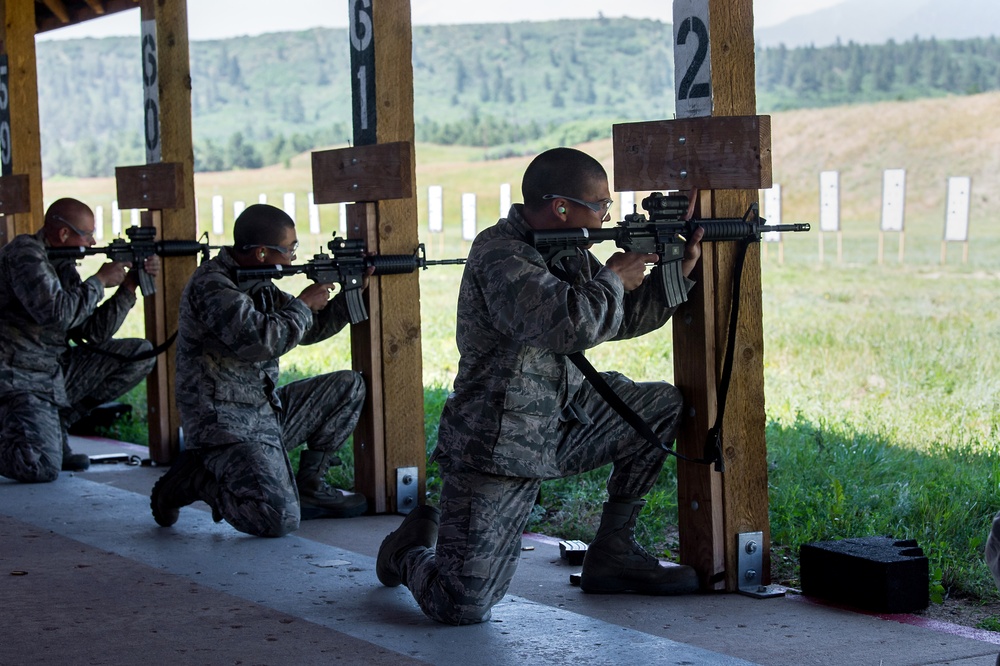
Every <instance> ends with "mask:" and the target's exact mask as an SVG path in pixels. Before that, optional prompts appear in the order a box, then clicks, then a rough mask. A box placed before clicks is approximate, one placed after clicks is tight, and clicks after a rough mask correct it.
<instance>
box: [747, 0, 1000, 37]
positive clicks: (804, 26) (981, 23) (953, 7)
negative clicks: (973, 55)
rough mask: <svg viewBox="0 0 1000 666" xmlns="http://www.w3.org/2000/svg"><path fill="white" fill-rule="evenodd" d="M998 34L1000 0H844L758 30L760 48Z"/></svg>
mask: <svg viewBox="0 0 1000 666" xmlns="http://www.w3.org/2000/svg"><path fill="white" fill-rule="evenodd" d="M914 36H919V37H920V38H921V39H928V38H930V37H933V38H935V39H968V38H972V37H991V36H1000V2H998V0H953V1H952V2H941V0H846V1H845V2H843V3H841V4H839V5H835V6H833V7H828V8H827V9H822V10H819V11H817V12H813V13H811V14H806V15H804V16H797V17H795V18H792V19H789V20H787V21H785V22H783V23H779V24H778V25H775V26H771V27H768V28H761V29H759V30H757V31H756V37H757V44H758V46H765V47H766V46H778V45H779V44H784V45H785V46H788V47H795V46H809V45H810V44H811V45H814V46H829V45H831V44H834V43H836V42H837V40H838V39H839V40H840V42H841V43H843V44H846V43H848V42H851V41H853V42H856V43H858V44H882V43H885V42H887V41H889V40H890V39H892V40H894V41H896V42H903V41H907V40H910V39H913V37H914Z"/></svg>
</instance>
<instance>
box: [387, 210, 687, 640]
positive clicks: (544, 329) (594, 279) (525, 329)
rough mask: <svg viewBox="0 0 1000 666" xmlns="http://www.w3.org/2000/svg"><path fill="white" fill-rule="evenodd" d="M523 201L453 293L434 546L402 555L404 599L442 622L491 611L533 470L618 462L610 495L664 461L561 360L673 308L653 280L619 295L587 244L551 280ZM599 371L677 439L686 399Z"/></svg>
mask: <svg viewBox="0 0 1000 666" xmlns="http://www.w3.org/2000/svg"><path fill="white" fill-rule="evenodd" d="M521 210H522V207H521V205H520V204H516V205H514V206H513V207H512V208H511V210H510V213H509V214H508V216H507V218H506V219H501V220H500V221H499V222H498V223H497V224H496V225H494V226H493V227H491V228H489V229H486V230H484V231H483V232H482V233H480V234H479V236H478V237H477V238H476V240H475V242H474V243H473V244H472V248H471V250H470V252H469V258H468V262H467V264H466V268H465V274H464V276H463V278H462V286H461V291H460V293H459V300H458V324H457V341H458V347H459V351H460V353H461V360H460V362H459V367H458V374H457V377H456V378H455V390H454V392H453V393H452V394H451V395H450V396H449V398H448V400H447V403H446V404H445V407H444V410H443V413H442V415H441V423H440V430H439V435H438V448H437V451H436V452H435V456H436V459H437V460H438V462H439V463H440V466H441V471H442V480H443V488H442V491H441V506H440V508H441V524H440V530H439V533H438V541H437V546H436V549H423V548H414V549H411V550H409V551H408V552H407V553H406V555H404V558H405V559H407V567H406V570H407V571H408V572H409V573H408V579H407V580H406V584H407V586H408V587H409V589H410V591H411V592H412V594H413V596H414V598H415V599H416V600H417V602H418V603H419V604H420V607H421V608H422V609H423V611H424V612H425V613H426V614H427V615H428V616H430V617H431V618H433V619H435V620H438V621H441V622H446V623H450V624H469V623H475V622H482V621H484V620H486V619H488V618H489V615H490V608H491V607H492V606H493V605H494V604H496V603H497V602H498V601H500V599H501V598H502V597H503V595H504V594H505V592H506V591H507V588H508V586H509V584H510V580H511V578H512V577H513V575H514V570H515V568H516V567H517V562H518V558H519V556H520V544H521V533H522V532H523V530H524V527H525V525H526V523H527V520H528V516H529V514H530V512H531V508H532V506H533V505H534V502H535V499H536V497H537V494H538V490H539V487H540V485H541V482H542V480H543V479H550V478H557V477H564V476H569V475H573V474H578V473H580V472H584V471H587V470H591V469H595V468H597V467H600V466H602V465H605V464H607V463H614V464H613V469H612V472H611V476H610V478H609V480H608V483H607V489H608V494H609V496H611V497H614V498H639V497H641V496H642V495H645V494H646V493H647V492H648V491H649V489H650V488H651V487H652V485H653V483H654V482H655V481H656V478H657V475H658V474H659V471H660V468H661V467H662V465H663V461H664V459H665V457H666V453H665V452H664V451H663V450H662V449H660V448H658V447H655V446H652V445H650V444H648V443H647V442H646V441H645V440H644V439H643V438H642V437H641V436H639V435H638V434H637V433H636V432H635V431H634V430H633V429H632V427H631V426H629V425H628V424H627V423H626V422H625V421H624V419H622V418H621V417H620V416H619V415H618V414H617V412H615V411H614V410H613V409H612V408H611V407H610V406H609V405H608V404H607V403H606V402H605V400H604V399H603V398H602V397H601V396H600V395H599V394H598V393H597V392H596V391H595V390H594V388H593V387H592V386H591V385H590V383H589V382H587V381H586V380H585V379H584V377H583V375H582V374H581V372H580V371H579V370H578V369H577V367H576V366H575V365H573V364H572V362H571V361H570V360H569V358H568V357H567V354H570V353H572V352H577V351H583V350H586V349H590V348H592V347H595V346H597V345H598V344H600V343H602V342H605V341H607V340H619V339H625V338H631V337H635V336H638V335H642V334H644V333H648V332H650V331H653V330H655V329H657V328H659V327H661V326H662V325H663V324H664V323H665V322H666V321H667V320H668V319H669V317H670V315H671V314H672V312H673V311H672V309H669V308H667V306H666V304H665V302H664V300H663V298H662V296H661V294H660V291H659V289H658V285H657V284H656V281H655V279H647V280H645V282H643V284H642V285H641V286H640V287H639V288H638V289H636V290H634V291H632V292H630V293H625V292H624V289H623V285H622V282H621V280H620V279H619V277H618V276H617V275H616V274H615V273H614V272H612V271H611V270H610V269H607V268H605V267H604V266H602V264H601V263H600V262H599V261H598V260H597V259H596V258H595V257H594V256H593V255H592V254H591V253H590V252H584V251H581V252H579V253H578V254H577V256H576V257H573V258H569V259H567V260H564V265H563V266H561V267H560V269H561V270H559V271H558V272H560V274H561V277H557V276H556V275H554V274H553V272H550V270H549V268H548V267H547V266H546V265H545V263H544V260H543V259H542V257H541V255H540V254H539V253H538V252H537V251H536V250H535V249H534V248H533V247H532V246H531V244H530V243H529V241H528V238H529V231H530V227H529V226H528V225H527V223H526V222H525V221H524V219H523V217H522V214H521ZM654 278H655V276H654ZM691 284H692V283H690V281H689V282H688V288H690V285H691ZM602 374H603V376H604V377H605V379H606V380H607V381H608V383H609V384H610V385H611V386H612V387H613V388H614V389H615V391H616V392H617V393H618V395H620V396H621V397H622V399H623V400H624V401H625V402H626V403H628V404H629V405H630V406H631V407H632V408H633V409H634V410H635V411H636V412H637V413H639V414H640V415H642V416H643V417H644V418H645V419H646V420H647V422H648V423H649V424H650V426H651V427H652V428H653V430H654V431H655V432H656V433H657V435H659V436H660V437H661V438H662V439H663V440H664V441H672V440H673V438H674V434H675V431H676V424H677V419H678V415H679V413H680V410H681V407H682V399H681V396H680V393H679V391H678V390H677V389H676V388H674V387H673V386H671V385H670V384H667V383H664V382H647V383H636V382H632V381H631V380H629V379H628V378H627V377H624V376H623V375H621V374H618V373H602Z"/></svg>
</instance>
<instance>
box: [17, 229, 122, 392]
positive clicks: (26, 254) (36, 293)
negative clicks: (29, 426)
mask: <svg viewBox="0 0 1000 666" xmlns="http://www.w3.org/2000/svg"><path fill="white" fill-rule="evenodd" d="M46 248H47V243H46V241H45V237H44V235H43V233H42V232H41V231H39V232H38V233H36V234H34V235H31V234H22V235H19V236H17V237H16V238H15V239H14V240H12V241H11V242H10V243H8V244H7V245H6V246H4V247H3V248H2V249H0V398H2V397H3V396H4V395H8V394H10V393H21V392H25V391H27V392H30V393H33V394H36V395H39V396H41V397H44V398H46V399H47V400H50V401H51V402H53V403H54V404H57V405H65V404H66V387H65V383H64V380H63V371H62V368H61V366H60V360H61V358H62V356H63V354H64V352H66V350H67V349H68V344H69V343H68V340H69V339H70V337H73V338H77V337H79V338H82V339H85V340H87V341H88V342H91V343H95V344H100V343H103V342H107V341H108V340H110V339H111V336H113V335H114V334H115V332H116V331H117V330H118V328H119V327H120V326H121V325H122V322H123V321H124V320H125V316H126V315H127V314H128V312H129V310H131V309H132V306H133V305H135V294H133V293H132V291H131V290H129V289H124V288H123V289H118V290H116V291H115V293H114V295H113V296H112V297H111V298H108V299H107V300H106V301H104V303H101V299H103V298H104V285H102V284H101V281H100V280H98V279H97V278H96V277H90V278H88V279H86V280H81V279H80V273H79V272H78V271H77V269H76V261H74V260H72V259H63V260H58V261H50V260H49V258H48V256H47V255H46ZM99 303H100V305H98V304H99Z"/></svg>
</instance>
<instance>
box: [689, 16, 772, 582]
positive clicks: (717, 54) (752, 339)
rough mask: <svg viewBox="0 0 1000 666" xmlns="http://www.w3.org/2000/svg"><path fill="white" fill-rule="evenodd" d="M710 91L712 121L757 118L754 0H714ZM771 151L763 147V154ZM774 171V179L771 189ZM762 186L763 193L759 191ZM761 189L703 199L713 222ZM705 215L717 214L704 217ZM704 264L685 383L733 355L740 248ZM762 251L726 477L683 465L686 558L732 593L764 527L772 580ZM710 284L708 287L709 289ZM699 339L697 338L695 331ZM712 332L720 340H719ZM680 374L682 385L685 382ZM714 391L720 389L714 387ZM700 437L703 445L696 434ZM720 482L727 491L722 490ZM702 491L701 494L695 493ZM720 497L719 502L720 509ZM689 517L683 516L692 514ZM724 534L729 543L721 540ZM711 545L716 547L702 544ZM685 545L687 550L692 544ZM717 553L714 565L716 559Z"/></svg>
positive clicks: (747, 278) (743, 321)
mask: <svg viewBox="0 0 1000 666" xmlns="http://www.w3.org/2000/svg"><path fill="white" fill-rule="evenodd" d="M709 12H710V17H711V30H710V33H709V34H710V44H709V50H710V53H711V74H712V76H711V81H712V83H711V85H712V92H713V111H712V115H713V116H745V115H751V114H754V113H756V108H757V98H756V92H755V85H756V84H755V78H754V77H755V72H754V37H753V3H752V0H710V1H709ZM766 145H767V155H766V158H767V164H768V167H769V166H770V125H768V137H767V144H766ZM762 150H763V149H762ZM770 175H771V174H770V169H769V168H768V170H767V174H766V177H767V182H766V184H762V185H761V186H762V187H769V186H770V184H771V183H770ZM754 189H757V188H756V187H755V188H754ZM753 197H754V192H753V191H752V190H749V189H742V190H723V191H719V190H716V191H714V192H711V193H704V194H703V195H702V201H701V204H702V207H703V210H702V214H703V216H705V217H741V216H742V215H743V214H744V212H745V211H746V209H747V207H748V206H749V205H750V204H751V203H753ZM705 213H709V214H708V215H705ZM714 245H715V247H713V248H712V251H711V252H709V253H708V257H707V259H708V260H707V261H703V262H702V276H701V279H702V280H703V283H704V284H705V285H706V288H705V289H704V290H702V294H703V295H705V296H708V295H709V293H710V294H711V296H712V297H713V298H712V300H710V301H709V300H707V299H706V300H705V301H704V302H703V303H701V304H698V303H693V304H692V310H693V312H691V313H690V314H692V315H693V316H694V317H695V318H697V317H705V318H706V320H707V314H708V310H713V311H714V312H713V317H712V324H713V326H714V329H713V328H708V323H707V321H706V331H705V333H707V335H706V336H705V338H706V339H705V340H699V339H698V335H699V333H698V332H697V331H695V330H694V328H693V327H692V326H690V325H686V324H685V320H686V318H687V316H688V314H689V313H688V312H686V311H685V312H681V313H680V315H681V316H680V318H679V319H676V320H675V324H674V335H675V350H674V357H675V358H677V359H685V358H686V357H688V356H689V355H690V356H691V358H692V359H693V360H691V361H690V364H693V365H695V366H698V367H696V368H695V369H694V372H691V368H690V367H689V364H688V362H686V361H683V360H681V361H680V362H679V363H678V365H677V369H676V372H677V374H678V375H680V377H683V376H684V375H685V374H686V373H688V372H691V375H690V376H691V378H692V380H694V381H698V382H700V381H702V380H703V379H704V378H705V377H713V378H716V377H719V376H720V374H721V371H720V369H721V366H722V361H723V359H724V355H725V347H726V338H727V334H728V328H729V309H730V304H731V303H732V298H733V294H732V281H733V264H734V261H735V257H736V251H737V244H736V243H715V244H714ZM760 279H761V278H760V255H759V248H758V246H757V245H756V244H751V245H750V247H749V249H748V251H747V257H746V263H745V264H744V274H743V283H742V294H741V296H740V299H741V302H740V321H739V322H738V333H737V340H736V355H735V359H736V362H735V364H734V367H733V376H732V381H731V384H730V388H729V396H728V398H727V403H726V404H727V411H726V418H725V422H724V423H723V426H722V427H723V443H722V444H723V456H724V459H725V465H726V472H725V474H722V475H720V474H718V473H717V472H715V471H713V470H712V469H710V468H708V467H705V466H701V465H693V464H688V463H684V464H681V465H680V466H679V468H678V477H679V484H678V485H679V488H678V495H679V496H678V505H679V506H681V507H683V508H684V514H686V515H685V519H683V520H682V521H681V526H680V527H681V535H680V536H681V558H682V560H684V561H686V562H688V563H690V564H694V565H695V566H696V568H698V569H699V570H700V571H701V573H702V574H703V575H704V576H705V581H706V582H707V583H712V582H713V581H715V580H718V578H719V575H720V574H723V573H724V582H725V589H726V590H729V591H733V590H736V589H737V588H738V586H739V580H738V571H737V552H736V549H737V535H738V534H739V533H742V532H752V531H761V532H763V535H764V536H763V542H762V544H761V547H762V554H763V572H764V582H765V583H767V582H769V581H770V574H769V572H770V565H771V552H770V544H771V534H770V523H769V522H768V496H767V492H768V489H767V445H766V442H765V440H764V428H765V425H766V418H765V414H764V362H763V357H764V354H763V352H764V350H763V347H764V344H763V341H764V332H763V326H762V318H763V316H762V304H761V285H760ZM710 283H711V285H712V287H711V289H710V290H709V289H708V288H707V287H708V285H709V284H710ZM692 333H694V335H692ZM713 334H714V335H713ZM713 337H714V340H710V339H709V338H713ZM680 377H678V382H679V383H680V384H682V385H686V384H688V382H687V380H684V379H681V378H680ZM710 386H711V389H710V393H711V392H714V387H715V382H713V383H712V384H711V385H710ZM708 411H709V410H705V411H703V412H701V413H700V414H696V415H695V416H694V417H693V419H692V420H695V421H697V422H698V424H697V426H695V427H694V428H692V429H689V428H685V432H684V434H683V435H682V438H681V439H680V440H678V445H679V447H680V448H681V449H682V450H686V451H687V452H689V453H695V452H696V451H700V450H701V448H702V446H703V443H704V441H705V440H704V437H703V436H702V429H703V428H704V427H705V425H706V424H710V423H711V421H709V420H708V418H711V419H712V420H714V416H715V415H714V414H709V413H708ZM692 434H695V436H696V437H697V438H696V439H691V438H689V437H688V436H690V435H692ZM720 486H721V487H720ZM705 488H710V489H711V493H712V499H713V500H714V501H717V498H718V496H719V494H720V493H721V500H722V511H721V524H720V522H719V519H720V512H718V511H715V510H714V507H709V508H710V509H713V510H711V511H702V510H698V511H695V510H692V503H693V502H695V501H697V500H698V496H699V495H698V493H700V492H701V491H702V489H705ZM691 491H694V492H691ZM714 501H713V504H714ZM684 514H682V515H684ZM720 536H721V543H720V542H719V538H720ZM706 538H707V539H710V544H702V543H699V541H700V540H702V539H706ZM685 544H686V545H685ZM709 553H711V554H712V558H711V559H709V557H708V554H709ZM719 553H723V554H724V562H725V566H724V568H723V569H721V570H720V569H719V568H718V566H717V565H718V560H717V559H716V556H717V554H719Z"/></svg>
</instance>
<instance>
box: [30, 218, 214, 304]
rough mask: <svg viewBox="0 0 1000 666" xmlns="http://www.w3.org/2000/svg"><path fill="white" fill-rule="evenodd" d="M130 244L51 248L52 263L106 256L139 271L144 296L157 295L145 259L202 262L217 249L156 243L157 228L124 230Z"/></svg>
mask: <svg viewBox="0 0 1000 666" xmlns="http://www.w3.org/2000/svg"><path fill="white" fill-rule="evenodd" d="M125 233H126V234H127V235H128V237H129V240H125V239H124V238H120V237H119V238H116V239H114V240H113V241H111V242H110V243H109V244H108V245H106V246H104V247H50V248H48V256H49V259H80V258H82V257H85V256H89V255H93V254H104V255H107V257H108V259H109V260H110V261H120V262H130V263H131V264H132V270H134V271H138V275H139V289H140V291H142V295H143V296H152V295H153V294H155V293H156V286H155V285H154V283H153V276H151V275H150V274H149V273H147V272H146V267H145V264H146V259H148V258H149V257H151V256H153V255H154V254H155V255H158V256H160V257H190V256H193V255H195V254H198V253H201V257H202V261H204V260H205V259H208V252H209V250H215V249H218V247H217V246H214V245H209V244H208V243H199V242H198V241H186V240H160V241H158V240H154V239H155V238H156V229H155V228H154V227H129V228H128V229H126V230H125Z"/></svg>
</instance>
